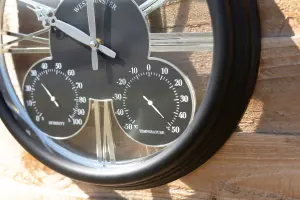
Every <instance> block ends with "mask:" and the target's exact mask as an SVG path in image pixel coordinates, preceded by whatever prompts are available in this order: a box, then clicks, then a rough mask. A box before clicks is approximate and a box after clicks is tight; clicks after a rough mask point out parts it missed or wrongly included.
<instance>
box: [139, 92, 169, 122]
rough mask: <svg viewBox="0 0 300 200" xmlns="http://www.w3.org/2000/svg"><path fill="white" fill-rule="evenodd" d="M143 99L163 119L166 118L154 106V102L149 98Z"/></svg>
mask: <svg viewBox="0 0 300 200" xmlns="http://www.w3.org/2000/svg"><path fill="white" fill-rule="evenodd" d="M143 98H144V99H145V100H146V101H147V102H148V105H149V106H151V107H152V108H153V109H154V110H155V111H156V112H157V113H158V114H159V115H160V116H161V117H162V118H163V119H164V118H165V117H164V116H163V115H162V114H161V112H159V110H158V109H157V108H156V107H155V106H154V105H153V101H151V100H149V99H148V98H147V97H145V96H143Z"/></svg>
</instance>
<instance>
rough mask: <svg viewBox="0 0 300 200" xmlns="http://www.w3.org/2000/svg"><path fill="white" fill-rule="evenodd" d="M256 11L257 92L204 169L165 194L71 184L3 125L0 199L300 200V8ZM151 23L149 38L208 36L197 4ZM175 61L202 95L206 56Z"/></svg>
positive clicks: (268, 6) (278, 4) (179, 4)
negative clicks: (259, 43) (259, 28)
mask: <svg viewBox="0 0 300 200" xmlns="http://www.w3.org/2000/svg"><path fill="white" fill-rule="evenodd" d="M258 4H259V9H260V15H261V24H262V36H263V39H262V41H263V42H262V43H263V50H262V59H261V67H260V73H259V80H258V83H257V87H256V91H255V93H254V95H253V98H252V100H251V103H250V105H249V107H248V109H247V111H246V113H245V116H244V117H243V119H242V120H241V122H240V124H239V129H238V132H237V133H235V134H233V136H232V137H231V138H230V139H229V140H228V142H227V143H226V145H225V146H224V147H223V148H222V149H221V150H220V151H219V152H218V153H217V154H216V155H215V156H213V158H211V159H210V160H209V161H208V162H207V163H205V164H204V165H203V166H201V167H200V168H199V169H197V170H196V171H194V172H193V173H191V174H189V175H188V176H186V177H184V178H182V179H180V180H177V181H175V182H172V183H170V184H168V185H165V186H162V187H158V188H154V189H149V190H140V191H119V190H110V189H106V188H102V187H99V186H94V185H88V184H84V183H79V182H76V181H73V180H70V179H69V178H67V177H64V176H62V175H59V174H57V173H55V172H53V171H52V170H50V169H48V168H47V167H45V166H43V165H42V164H40V163H39V162H38V161H36V160H35V159H34V158H32V157H31V156H30V155H29V154H27V153H26V152H25V151H24V150H23V149H22V147H20V146H19V145H18V144H17V143H16V141H15V140H14V139H13V138H12V137H11V135H10V134H9V133H8V131H6V129H5V127H4V126H3V125H2V124H1V125H0V130H1V140H0V149H1V151H0V191H1V193H0V199H30V200H31V199H72V200H73V199H88V198H90V199H123V198H126V199H195V200H196V199H213V200H216V199H272V200H273V199H274V200H275V199H300V137H299V136H300V123H299V121H300V106H299V102H300V95H299V90H300V50H299V47H300V4H299V0H258ZM187 10H189V12H187ZM199 10H201V11H203V12H201V13H200V12H199ZM185 13H188V14H185ZM164 15H166V17H164V20H163V21H159V20H158V19H160V18H161V16H164ZM7 18H8V21H9V16H8V17H7ZM11 19H12V18H10V20H11ZM152 19H153V20H152V21H151V26H152V31H154V32H155V31H157V32H159V31H162V30H163V31H191V32H197V31H206V32H208V31H210V30H211V25H210V19H209V14H208V10H207V7H206V6H205V5H203V4H199V3H198V2H196V1H195V0H189V1H186V0H182V1H172V3H170V4H169V5H167V6H165V7H164V8H163V9H161V10H160V11H157V12H155V13H154V14H153V16H152ZM155 19H156V20H157V21H158V22H160V25H159V26H156V25H157V22H156V23H155ZM174 19H175V20H174ZM161 27H163V29H162V30H161ZM297 35H299V36H297ZM164 56H165V57H168V56H170V55H164ZM173 59H175V60H176V59H177V62H185V61H184V60H185V59H186V60H188V62H189V63H190V65H191V66H193V67H195V68H196V72H197V73H196V77H194V82H195V84H198V85H197V86H196V89H197V88H198V91H202V92H203V93H204V92H205V85H206V83H207V80H208V77H209V72H210V65H211V54H210V53H200V54H187V55H183V56H181V57H179V56H176V57H175V58H174V56H173ZM28 62H29V63H30V61H28ZM183 70H185V69H184V68H183ZM185 72H186V73H192V72H190V71H189V70H188V69H186V71H185ZM19 79H22V78H20V77H19ZM192 81H193V80H192ZM16 84H17V81H16ZM198 95H201V92H200V93H199V94H198Z"/></svg>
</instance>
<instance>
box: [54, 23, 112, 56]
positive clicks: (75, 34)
mask: <svg viewBox="0 0 300 200" xmlns="http://www.w3.org/2000/svg"><path fill="white" fill-rule="evenodd" d="M52 25H53V26H56V27H57V28H59V29H60V30H61V31H62V32H64V33H66V34H67V35H69V36H70V37H72V38H74V39H75V40H77V41H79V42H81V43H83V44H85V45H87V46H90V42H91V40H90V36H88V35H87V34H86V33H84V32H83V31H81V30H79V29H78V28H76V27H74V26H71V25H70V24H67V23H66V22H63V21H61V20H59V19H56V18H54V23H53V24H52ZM98 50H99V51H101V52H102V53H104V54H106V55H107V56H109V57H111V58H115V57H116V53H115V52H114V51H113V50H111V49H109V48H107V47H106V46H103V45H101V44H100V45H99V47H98Z"/></svg>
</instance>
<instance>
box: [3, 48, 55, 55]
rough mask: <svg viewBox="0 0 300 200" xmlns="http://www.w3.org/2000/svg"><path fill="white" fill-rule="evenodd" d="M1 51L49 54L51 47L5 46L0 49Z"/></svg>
mask: <svg viewBox="0 0 300 200" xmlns="http://www.w3.org/2000/svg"><path fill="white" fill-rule="evenodd" d="M0 53H11V54H38V53H40V54H49V53H50V49H49V47H29V48H17V47H12V48H4V49H0Z"/></svg>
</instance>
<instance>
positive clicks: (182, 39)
mask: <svg viewBox="0 0 300 200" xmlns="http://www.w3.org/2000/svg"><path fill="white" fill-rule="evenodd" d="M150 38H151V40H150V52H194V51H196V52H202V51H213V36H212V33H151V34H150ZM0 52H2V53H14V54H24V53H29V54H30V53H47V54H49V53H50V49H49V48H48V47H37V48H17V47H16V48H13V47H12V48H7V49H2V50H0Z"/></svg>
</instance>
